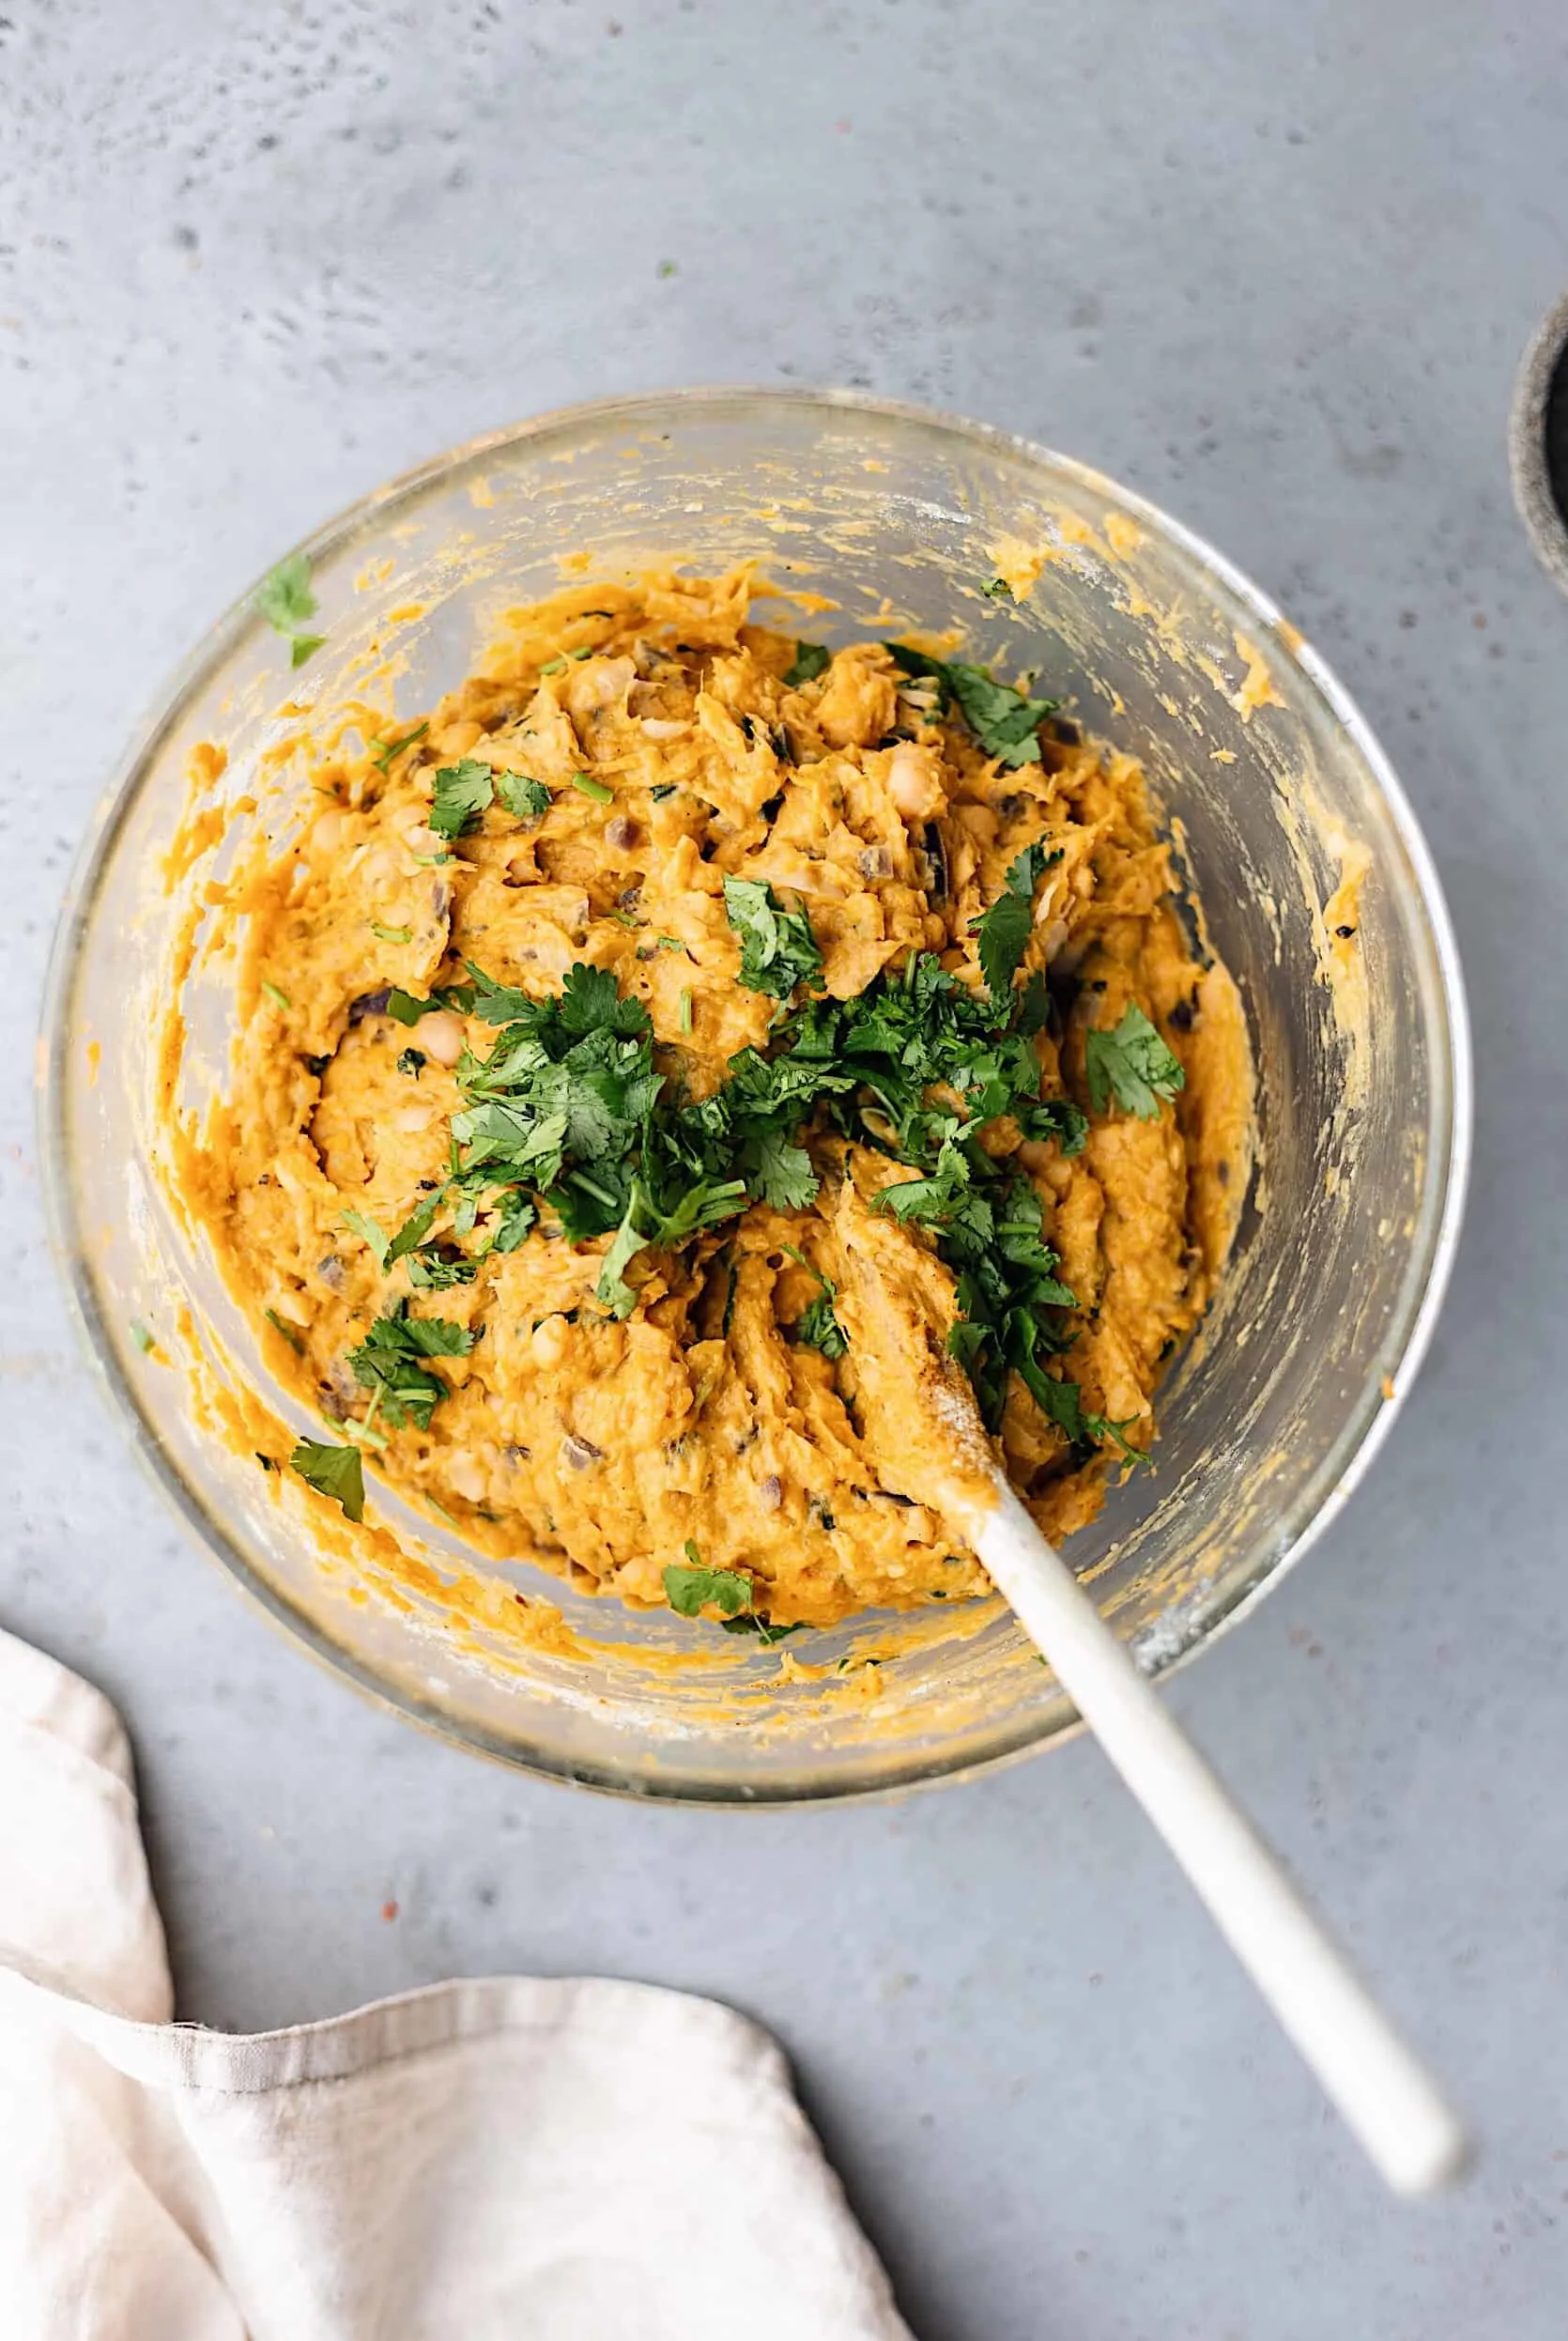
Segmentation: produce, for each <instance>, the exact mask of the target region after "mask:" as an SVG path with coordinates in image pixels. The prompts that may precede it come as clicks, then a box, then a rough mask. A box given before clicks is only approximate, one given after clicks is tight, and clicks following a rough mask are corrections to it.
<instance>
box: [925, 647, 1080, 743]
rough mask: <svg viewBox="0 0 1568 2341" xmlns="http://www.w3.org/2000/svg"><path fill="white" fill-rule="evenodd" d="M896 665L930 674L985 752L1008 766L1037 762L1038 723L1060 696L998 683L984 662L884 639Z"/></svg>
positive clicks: (1053, 708) (1053, 710) (1050, 712)
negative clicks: (1031, 695) (1030, 693)
mask: <svg viewBox="0 0 1568 2341" xmlns="http://www.w3.org/2000/svg"><path fill="white" fill-rule="evenodd" d="M886 647H887V649H888V651H889V652H890V653H891V654H892V656H893V660H894V663H895V665H897V666H898V667H899V669H900V670H901V671H902V672H903V673H905V674H916V675H934V676H935V677H936V679H937V681H938V682H939V683H940V684H941V685H943V687H944V690H945V691H946V692H949V693H950V694H951V695H952V697H953V698H954V699H955V700H957V701H958V704H959V708H960V712H961V714H962V716H963V719H964V721H965V722H966V723H967V724H968V726H969V729H970V730H971V732H974V734H975V737H976V739H977V740H978V741H979V743H980V746H981V747H983V748H984V749H985V752H986V754H987V755H988V756H993V757H994V758H995V759H996V760H997V762H999V763H1002V764H1007V765H1009V766H1017V765H1019V764H1038V762H1039V760H1040V744H1039V738H1038V732H1039V727H1040V725H1041V724H1042V723H1043V722H1044V721H1045V718H1046V717H1047V716H1050V715H1053V714H1054V713H1055V711H1056V709H1057V708H1058V707H1059V706H1060V705H1061V701H1060V700H1054V699H1026V698H1025V697H1024V695H1023V693H1022V691H1015V690H1014V688H1013V686H1012V685H1011V684H1010V683H998V682H996V681H995V680H994V678H993V677H992V676H991V675H989V674H988V673H987V672H986V670H985V669H984V668H983V667H971V666H966V665H965V664H964V662H963V661H962V660H961V659H958V658H951V659H949V658H930V657H928V655H926V653H925V652H924V651H917V650H911V649H910V648H909V647H908V645H907V644H906V643H903V642H889V643H888V644H887V645H886Z"/></svg>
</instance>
